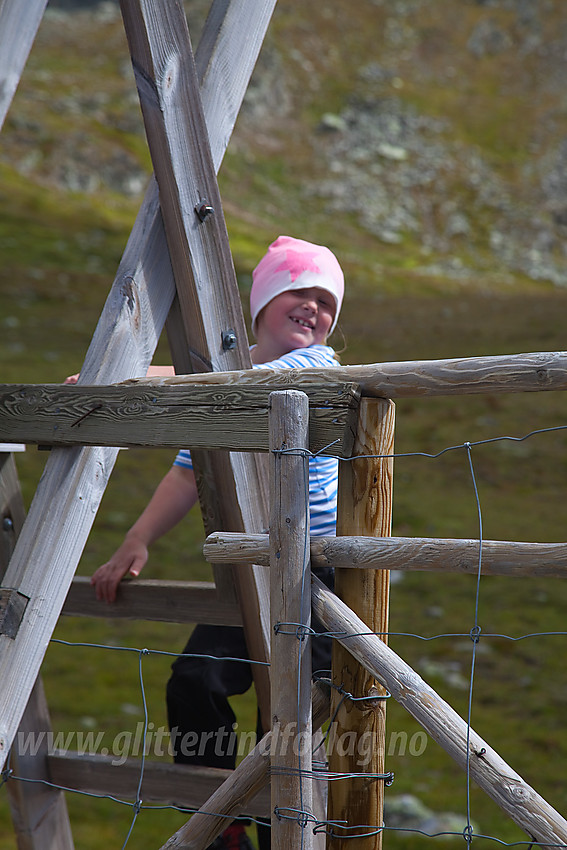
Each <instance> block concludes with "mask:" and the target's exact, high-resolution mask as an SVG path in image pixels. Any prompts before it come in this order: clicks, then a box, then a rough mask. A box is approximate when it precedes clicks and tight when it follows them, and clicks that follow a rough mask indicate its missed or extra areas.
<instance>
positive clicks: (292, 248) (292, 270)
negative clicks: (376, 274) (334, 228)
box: [250, 236, 345, 334]
mask: <svg viewBox="0 0 567 850" xmlns="http://www.w3.org/2000/svg"><path fill="white" fill-rule="evenodd" d="M313 286H317V287H319V288H320V289H324V290H326V291H327V292H329V293H330V294H331V295H332V296H333V298H334V300H335V317H334V319H333V324H332V326H331V331H330V332H332V331H333V329H334V327H335V325H336V324H337V319H338V318H339V312H340V309H341V304H342V301H343V294H344V289H345V281H344V275H343V270H342V269H341V267H340V265H339V263H338V260H337V258H336V257H335V255H334V254H333V252H332V251H330V250H329V249H328V248H326V247H325V246H324V245H314V244H313V243H312V242H306V241H305V240H303V239H294V238H293V237H292V236H278V238H277V239H276V241H275V242H272V244H271V245H270V247H269V248H268V252H267V254H266V255H265V256H264V257H262V259H261V260H260V262H259V263H258V265H257V266H256V268H255V269H254V271H253V272H252V289H251V290H250V313H251V315H252V332H253V333H254V334H255V333H256V319H257V318H258V314H259V313H260V311H261V310H262V309H263V308H264V307H265V306H266V304H269V302H270V301H271V300H272V299H273V298H275V297H276V295H281V293H282V292H287V291H288V290H289V289H311V287H313Z"/></svg>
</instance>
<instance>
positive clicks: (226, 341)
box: [221, 328, 236, 351]
mask: <svg viewBox="0 0 567 850" xmlns="http://www.w3.org/2000/svg"><path fill="white" fill-rule="evenodd" d="M221 336H222V347H223V350H224V351H232V349H233V348H236V334H235V332H234V331H233V329H232V328H229V329H228V330H227V331H223V332H222V334H221Z"/></svg>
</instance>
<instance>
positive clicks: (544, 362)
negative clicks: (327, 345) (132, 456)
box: [135, 351, 567, 398]
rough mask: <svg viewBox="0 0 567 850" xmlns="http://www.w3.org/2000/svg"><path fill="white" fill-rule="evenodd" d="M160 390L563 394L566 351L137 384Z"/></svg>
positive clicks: (408, 394)
mask: <svg viewBox="0 0 567 850" xmlns="http://www.w3.org/2000/svg"><path fill="white" fill-rule="evenodd" d="M135 380H136V382H138V383H144V384H147V383H150V384H151V385H152V386H159V385H170V386H175V385H180V384H181V385H189V384H191V385H193V386H195V385H197V384H205V383H207V384H212V383H217V384H230V385H231V386H234V385H238V386H239V387H240V386H242V385H244V384H255V385H257V384H264V383H265V384H270V386H271V388H272V389H287V388H289V387H294V388H295V389H298V390H304V391H305V392H307V390H306V389H304V385H305V386H309V385H312V384H314V383H317V382H320V383H322V384H324V383H325V382H326V381H352V382H354V383H356V384H359V385H360V390H361V393H362V395H363V396H372V397H375V398H414V397H417V396H440V395H471V394H479V393H525V392H540V391H543V390H567V351H543V352H535V353H532V354H504V355H501V356H496V357H464V358H459V359H452V360H407V361H400V362H394V363H373V364H371V365H364V366H336V367H334V368H332V369H324V368H315V367H313V368H310V369H285V370H282V371H280V372H274V371H272V370H271V369H254V370H247V371H244V372H216V373H215V374H214V375H210V374H209V375H179V376H177V377H173V378H152V379H151V380H150V381H148V380H147V379H144V380H142V379H135Z"/></svg>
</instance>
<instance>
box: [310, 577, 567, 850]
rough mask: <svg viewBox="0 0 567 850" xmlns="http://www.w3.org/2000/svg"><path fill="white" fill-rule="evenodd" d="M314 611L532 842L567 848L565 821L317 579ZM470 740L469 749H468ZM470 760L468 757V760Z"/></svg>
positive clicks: (326, 627)
mask: <svg viewBox="0 0 567 850" xmlns="http://www.w3.org/2000/svg"><path fill="white" fill-rule="evenodd" d="M312 602H313V611H314V612H315V613H316V614H317V616H318V617H319V618H320V619H321V622H322V623H323V626H324V627H325V629H326V630H328V631H330V632H334V633H336V634H337V640H339V641H340V642H341V643H343V644H345V645H346V646H348V650H349V652H351V653H352V655H353V656H354V657H355V658H356V659H357V660H358V661H359V662H360V663H361V664H362V665H363V666H364V667H365V668H366V669H367V670H368V672H369V673H371V674H372V675H373V676H375V677H376V679H378V681H379V682H380V683H381V684H382V685H383V687H385V688H386V689H387V690H388V691H389V692H390V694H391V695H392V696H393V697H394V698H395V699H396V700H397V701H398V702H399V703H400V704H401V705H402V706H403V707H404V708H405V709H406V710H407V711H408V712H409V713H410V714H411V715H412V717H414V718H415V719H416V720H417V721H418V723H420V724H421V726H422V727H423V728H424V729H425V730H426V732H427V733H428V734H429V735H431V737H432V738H433V739H434V740H435V741H437V742H438V743H439V744H440V745H441V746H442V747H443V749H444V750H446V752H447V753H448V754H449V755H450V756H451V758H453V759H454V760H455V761H456V762H457V764H458V765H460V767H462V768H463V770H466V769H467V764H468V766H469V770H470V776H471V778H472V779H473V780H474V781H475V782H476V783H477V784H478V785H479V786H480V787H481V788H482V789H483V790H484V791H485V792H486V793H487V794H488V796H489V797H491V798H492V799H493V800H494V801H495V802H496V803H497V804H498V805H499V806H500V807H501V808H502V809H503V810H504V811H505V812H506V813H507V814H508V815H509V817H510V818H511V819H512V820H513V821H514V822H515V823H516V824H518V826H519V827H521V828H522V829H524V830H525V831H526V833H527V834H528V836H529V840H530V841H536V842H539V843H541V844H543V845H547V844H550V845H555V844H560V845H564V844H567V821H566V820H565V819H564V818H563V817H561V815H560V814H559V813H558V812H556V811H555V809H553V808H552V806H550V805H549V804H548V803H547V802H546V801H545V800H544V799H543V798H542V797H540V795H539V794H537V792H536V791H534V789H533V788H531V787H530V786H529V785H528V784H527V783H526V782H525V781H524V780H523V779H522V777H521V776H519V775H518V774H517V773H516V772H515V771H514V770H513V769H512V768H511V767H510V765H508V764H506V762H505V761H504V760H503V759H502V758H500V756H499V755H498V753H497V752H496V751H495V750H493V749H492V747H490V746H489V744H487V743H486V741H484V740H483V739H482V738H481V737H480V735H477V733H476V732H475V731H474V730H473V729H470V730H469V729H468V726H467V723H466V722H465V721H464V720H463V719H462V718H461V717H460V716H459V715H458V714H457V712H456V711H454V710H453V709H452V708H451V706H450V705H448V703H446V702H445V700H443V699H442V698H441V697H440V696H439V694H437V693H436V692H435V691H434V690H433V688H431V687H430V686H429V685H428V684H427V683H426V682H424V680H423V679H422V678H421V677H420V676H419V675H418V673H416V671H415V670H413V669H412V668H411V667H410V666H409V665H408V664H406V662H405V661H404V660H403V659H402V658H400V657H399V656H398V655H396V653H395V652H394V651H393V650H392V649H390V647H389V646H387V645H386V644H385V643H384V641H382V640H380V638H378V637H376V635H372V634H368V633H367V631H368V630H367V627H366V625H365V623H364V622H363V621H362V620H361V619H360V617H357V616H356V614H354V613H353V612H352V611H351V610H350V609H349V608H348V606H346V605H345V604H344V602H342V601H341V600H340V599H339V598H338V597H337V596H336V595H335V594H334V593H331V591H330V590H329V589H328V588H327V587H325V585H324V584H323V583H322V582H320V581H319V580H318V579H317V578H316V577H313V580H312ZM467 741H468V751H467ZM467 756H468V758H467Z"/></svg>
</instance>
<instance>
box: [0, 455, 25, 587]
mask: <svg viewBox="0 0 567 850" xmlns="http://www.w3.org/2000/svg"><path fill="white" fill-rule="evenodd" d="M25 518H26V512H25V508H24V500H23V498H22V491H21V489H20V482H19V479H18V470H17V469H16V462H15V460H14V456H13V454H12V453H11V452H2V451H0V584H1V583H2V578H3V576H4V573H5V572H6V569H7V567H8V563H9V561H10V558H11V557H12V552H13V551H14V547H15V545H16V540H17V538H18V535H19V533H20V531H21V530H22V526H23V524H24V521H25Z"/></svg>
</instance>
